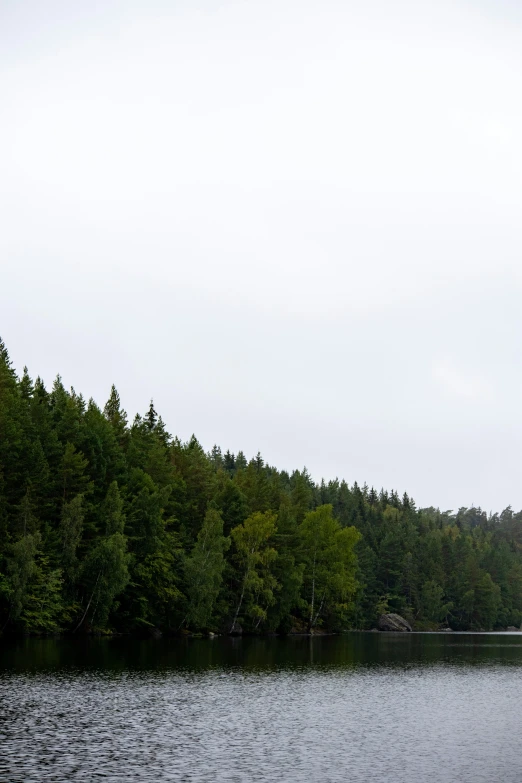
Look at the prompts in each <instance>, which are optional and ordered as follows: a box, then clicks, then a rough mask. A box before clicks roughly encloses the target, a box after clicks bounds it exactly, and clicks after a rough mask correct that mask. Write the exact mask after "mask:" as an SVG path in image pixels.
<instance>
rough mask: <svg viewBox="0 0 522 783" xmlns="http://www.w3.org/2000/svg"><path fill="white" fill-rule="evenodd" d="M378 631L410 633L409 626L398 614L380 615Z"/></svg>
mask: <svg viewBox="0 0 522 783" xmlns="http://www.w3.org/2000/svg"><path fill="white" fill-rule="evenodd" d="M377 628H378V629H379V631H400V632H411V625H410V624H409V622H408V621H407V620H405V619H404V617H401V616H400V614H393V613H392V614H381V616H380V617H379V620H378V622H377Z"/></svg>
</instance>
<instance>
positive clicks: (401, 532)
mask: <svg viewBox="0 0 522 783" xmlns="http://www.w3.org/2000/svg"><path fill="white" fill-rule="evenodd" d="M386 611H395V612H398V613H400V614H402V615H404V616H406V617H407V618H408V619H410V621H412V622H413V623H414V625H415V627H417V628H436V627H438V626H439V624H441V623H443V624H444V625H450V626H451V627H452V628H454V629H474V628H485V629H490V628H495V627H505V626H508V625H516V626H519V625H520V623H521V620H522V513H518V514H514V513H513V512H512V511H511V509H509V508H508V509H506V510H505V511H504V512H502V514H500V515H493V516H492V515H490V516H488V515H486V514H485V513H484V512H483V511H481V510H480V509H476V508H470V509H465V508H463V509H460V510H459V511H458V513H455V514H453V513H450V512H444V513H442V512H440V511H439V510H437V509H435V508H429V509H417V508H416V507H415V504H414V502H413V500H412V499H411V498H409V497H408V496H407V495H406V494H405V495H404V496H403V497H402V498H400V497H399V496H398V495H397V493H396V492H385V491H384V490H381V491H380V492H376V491H375V490H374V489H369V488H368V487H367V486H363V487H359V486H358V485H357V484H354V485H353V486H351V487H350V486H348V484H347V483H346V482H345V481H338V480H335V481H330V482H329V483H325V482H324V481H323V482H321V484H316V483H314V482H313V481H312V480H311V478H310V476H309V475H308V473H307V471H306V470H302V471H298V470H296V471H294V472H293V473H292V474H289V473H287V472H285V471H278V470H276V469H275V468H273V467H271V466H269V465H266V464H265V463H264V461H263V459H262V458H261V456H260V455H259V454H258V455H257V456H256V457H255V458H253V459H250V460H247V459H246V457H245V456H244V454H243V453H242V452H238V453H237V454H235V455H234V454H231V453H229V452H228V451H227V452H226V453H225V454H223V453H222V452H221V450H220V449H219V448H218V447H214V448H213V449H212V451H211V452H210V453H209V454H207V453H205V452H204V450H203V449H202V447H201V446H200V444H199V443H198V441H197V440H196V438H195V437H192V438H191V439H190V440H189V441H188V442H187V443H182V442H180V441H179V439H177V438H172V437H171V436H170V435H169V434H168V432H167V431H166V429H165V425H164V423H163V421H162V419H161V417H160V416H158V415H157V413H156V411H155V410H154V406H153V404H152V403H151V405H150V408H149V410H148V411H147V413H146V414H145V415H144V416H139V415H138V416H136V417H135V419H134V421H133V422H132V423H131V424H130V423H129V422H128V420H127V415H126V413H125V411H124V410H123V409H122V407H121V404H120V398H119V395H118V392H117V391H116V389H115V388H114V387H113V388H112V391H111V394H110V397H109V399H108V401H107V403H106V405H105V407H104V409H103V410H101V409H100V408H99V407H98V406H97V405H96V403H95V402H94V401H93V400H89V401H88V402H86V401H85V399H84V398H83V397H82V396H81V394H77V393H76V392H75V391H74V390H73V389H71V390H70V391H67V390H66V389H65V388H64V386H63V384H62V381H61V379H60V378H59V377H58V378H57V379H56V380H55V382H54V384H53V387H52V389H51V390H50V391H48V390H47V389H46V388H45V386H44V384H43V382H42V381H41V380H40V379H39V378H37V379H36V380H35V381H33V380H32V379H31V378H30V376H29V374H28V372H27V370H26V369H25V370H24V372H23V375H22V376H21V377H17V375H16V373H15V371H14V369H13V367H12V364H11V362H10V359H9V356H8V352H7V350H6V347H5V345H4V344H3V343H2V342H1V341H0V630H4V631H5V632H22V633H47V632H55V631H64V632H71V633H84V632H86V631H105V630H115V631H122V632H147V630H148V629H149V630H150V629H153V628H158V629H161V630H162V631H163V632H166V633H169V632H170V633H177V632H183V631H196V632H197V631H222V632H227V631H230V630H233V631H239V630H243V631H244V632H251V633H266V632H283V633H284V632H290V631H292V630H296V631H312V632H313V631H319V630H320V629H325V630H339V629H343V628H360V629H364V628H371V627H373V625H374V624H375V622H376V619H377V618H378V616H379V615H380V614H382V613H383V612H386Z"/></svg>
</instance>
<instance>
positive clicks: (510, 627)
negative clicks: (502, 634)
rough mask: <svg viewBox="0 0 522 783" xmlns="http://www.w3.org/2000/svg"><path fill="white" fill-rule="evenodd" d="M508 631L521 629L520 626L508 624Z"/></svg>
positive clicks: (512, 631)
mask: <svg viewBox="0 0 522 783" xmlns="http://www.w3.org/2000/svg"><path fill="white" fill-rule="evenodd" d="M506 631H511V633H514V632H518V631H520V628H515V626H514V625H508V627H507V628H506Z"/></svg>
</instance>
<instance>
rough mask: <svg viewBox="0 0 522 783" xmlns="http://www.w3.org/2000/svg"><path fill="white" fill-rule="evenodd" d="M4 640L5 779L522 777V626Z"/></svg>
mask: <svg viewBox="0 0 522 783" xmlns="http://www.w3.org/2000/svg"><path fill="white" fill-rule="evenodd" d="M0 645H1V646H0V780H1V781H2V783H32V782H33V781H34V782H35V783H36V782H38V783H41V781H53V783H55V782H57V781H82V782H83V783H90V781H97V780H103V781H127V783H132V781H155V782H159V781H197V782H199V781H201V782H202V781H209V783H210V781H237V783H240V782H241V783H242V782H243V781H270V782H273V781H285V783H289V782H292V781H320V782H321V783H327V782H328V781H349V782H350V783H359V781H360V782H361V783H362V782H363V781H364V783H366V782H370V781H372V783H373V782H375V781H377V782H379V783H380V781H382V782H383V783H421V782H422V781H427V782H428V783H438V782H439V781H440V783H451V782H452V781H455V782H457V781H458V783H467V781H469V782H470V783H480V782H481V781H484V783H495V782H496V781H499V783H515V782H516V783H520V781H521V780H522V759H521V757H520V742H521V738H522V634H507V633H503V634H404V635H403V634H372V633H351V634H346V635H343V636H332V637H316V638H307V637H295V638H266V639H252V638H251V639H237V638H236V639H232V638H216V639H187V640H150V641H138V640H134V639H128V638H122V637H121V638H114V639H84V640H77V641H76V640H75V641H70V640H65V639H25V640H20V641H9V640H5V639H3V640H1V642H0Z"/></svg>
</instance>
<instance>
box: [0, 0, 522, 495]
mask: <svg viewBox="0 0 522 783" xmlns="http://www.w3.org/2000/svg"><path fill="white" fill-rule="evenodd" d="M521 85H522V13H521V10H520V4H519V3H517V2H514V0H513V2H508V1H507V0H500V1H499V0H491V2H488V1H487V0H476V1H475V2H471V1H470V2H464V0H462V2H459V1H458V0H451V1H448V2H446V1H445V0H436V2H433V3H431V2H424V1H423V0H415V2H402V1H401V0H395V2H393V3H391V2H388V1H384V0H383V1H382V2H380V1H379V0H374V1H372V2H360V1H358V2H349V0H343V2H330V0H317V1H316V2H306V1H305V2H302V1H300V2H287V0H277V1H276V2H271V0H260V1H258V0H247V2H228V1H227V0H224V1H223V2H211V1H209V2H206V3H205V2H197V0H194V2H178V3H176V2H158V1H157V0H147V2H145V1H143V2H103V3H101V2H100V3H94V2H93V3H85V2H79V0H77V1H76V2H74V0H73V1H72V2H71V0H67V2H56V1H55V0H46V2H45V3H43V2H41V0H36V2H27V1H25V0H16V1H15V0H12V1H11V0H0V106H1V110H0V112H1V121H0V214H1V219H0V222H1V229H0V264H1V276H0V334H1V335H2V337H3V338H4V340H5V342H6V343H7V346H8V349H9V351H10V354H11V357H12V359H13V361H14V363H15V366H16V368H17V369H18V370H19V371H21V370H22V367H23V365H24V364H27V365H28V366H29V370H30V372H31V374H32V375H33V376H36V375H41V376H42V377H43V378H44V380H45V381H46V383H47V385H48V386H50V385H51V384H52V381H53V378H54V377H55V375H56V374H57V373H58V372H60V373H61V375H62V376H63V381H64V383H65V384H66V386H71V385H73V386H74V387H75V388H76V389H77V390H78V391H82V392H83V394H84V395H85V396H86V397H89V396H93V397H94V399H95V400H96V401H97V402H98V403H99V404H100V405H103V403H104V402H105V400H106V399H107V397H108V394H109V391H110V386H111V384H112V383H113V382H114V383H116V385H117V387H118V389H119V391H120V394H121V397H122V400H123V404H124V406H125V408H126V409H127V411H128V412H129V415H130V416H131V418H132V417H133V416H134V414H135V413H136V411H140V412H144V411H145V410H146V409H147V407H148V404H149V400H150V398H151V397H153V398H154V401H155V405H156V409H157V410H158V411H159V412H160V413H161V415H162V416H163V418H164V420H165V421H166V423H167V426H168V429H169V431H171V432H172V433H174V434H177V435H179V436H180V437H181V438H182V439H184V440H185V439H187V438H188V437H190V435H191V433H193V432H194V433H195V434H196V435H197V437H198V438H199V440H200V441H201V443H202V444H203V446H204V447H205V448H206V449H209V448H211V446H212V445H213V444H214V443H218V444H220V445H221V446H222V447H223V449H227V448H230V449H231V450H232V451H237V450H238V449H243V450H244V451H245V452H246V454H247V455H248V456H252V455H253V454H255V453H256V452H257V451H258V450H260V451H261V453H262V454H263V456H264V457H265V459H266V460H267V461H268V462H269V463H270V464H275V465H276V466H278V467H280V468H286V469H293V468H295V467H299V468H301V467H302V466H303V465H306V466H307V467H308V469H309V470H310V472H311V473H312V475H313V476H314V478H317V479H320V478H321V477H322V476H324V477H325V478H327V479H328V478H334V477H336V476H338V477H339V478H342V477H344V478H346V479H347V480H348V481H349V482H350V483H352V482H353V481H354V480H357V481H358V482H360V483H363V482H364V481H366V482H367V483H368V484H370V485H374V486H375V487H377V488H380V487H381V486H384V487H386V488H396V489H397V490H398V491H400V492H403V491H404V490H406V491H408V493H410V494H411V495H413V497H414V498H415V499H416V501H417V503H418V504H419V505H423V506H425V505H439V506H440V507H441V508H444V509H456V508H458V507H459V506H462V505H471V504H472V503H474V504H475V505H481V506H482V507H483V508H485V509H486V510H496V509H502V508H504V507H505V506H507V505H508V504H512V505H513V506H514V507H515V508H517V509H518V508H520V507H521V506H522V413H521V411H522V362H521V347H522V339H521V338H522V314H521V302H522V299H521V295H522V235H521V231H522V198H521V197H522V142H521V140H522V100H521Z"/></svg>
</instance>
